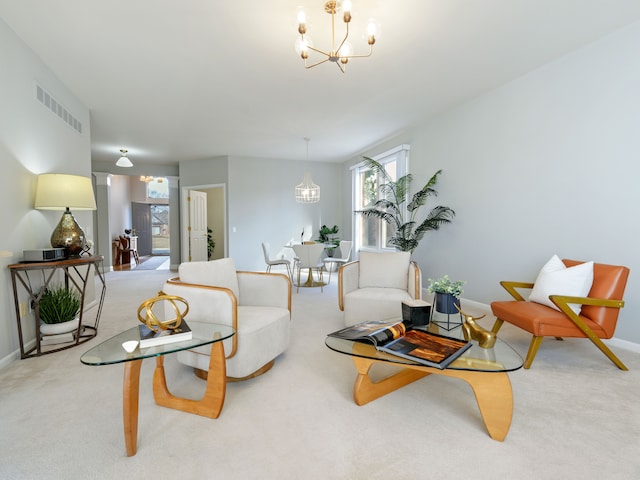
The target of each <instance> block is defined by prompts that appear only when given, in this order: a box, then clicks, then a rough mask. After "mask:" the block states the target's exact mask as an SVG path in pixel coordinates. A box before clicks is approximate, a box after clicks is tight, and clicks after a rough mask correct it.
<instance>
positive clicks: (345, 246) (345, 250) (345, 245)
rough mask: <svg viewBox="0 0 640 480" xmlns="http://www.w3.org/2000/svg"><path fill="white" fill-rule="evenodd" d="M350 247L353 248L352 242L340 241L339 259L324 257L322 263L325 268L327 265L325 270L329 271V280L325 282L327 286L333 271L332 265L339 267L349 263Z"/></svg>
mask: <svg viewBox="0 0 640 480" xmlns="http://www.w3.org/2000/svg"><path fill="white" fill-rule="evenodd" d="M352 246H353V242H350V241H347V240H342V241H340V255H342V256H341V257H325V259H324V260H323V263H324V264H325V266H326V265H327V264H329V267H328V268H327V270H329V279H328V280H327V285H329V284H330V283H331V271H332V270H333V268H334V265H335V264H336V263H338V264H340V265H344V264H345V263H347V262H348V261H349V258H351V248H352Z"/></svg>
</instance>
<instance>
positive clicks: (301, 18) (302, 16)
mask: <svg viewBox="0 0 640 480" xmlns="http://www.w3.org/2000/svg"><path fill="white" fill-rule="evenodd" d="M297 17H298V25H300V24H305V23H307V14H306V13H304V10H302V8H300V9H299V10H298V15H297Z"/></svg>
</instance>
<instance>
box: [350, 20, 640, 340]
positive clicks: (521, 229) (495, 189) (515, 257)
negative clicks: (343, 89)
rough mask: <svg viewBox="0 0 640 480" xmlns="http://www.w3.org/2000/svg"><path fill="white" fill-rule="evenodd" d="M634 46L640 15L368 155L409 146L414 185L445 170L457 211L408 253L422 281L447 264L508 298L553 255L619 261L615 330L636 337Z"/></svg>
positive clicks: (639, 140)
mask: <svg viewBox="0 0 640 480" xmlns="http://www.w3.org/2000/svg"><path fill="white" fill-rule="evenodd" d="M638 45H640V23H636V24H633V25H632V26H630V27H627V28H624V29H622V30H619V31H618V32H616V33H614V34H612V35H610V36H608V37H605V38H604V39H601V40H600V41H598V42H596V43H593V44H591V45H589V46H587V47H585V48H583V49H580V50H578V51H576V52H574V53H572V54H570V55H568V56H566V57H564V58H561V59H559V60H557V61H555V62H553V63H551V64H549V65H546V66H544V67H543V68H540V69H538V70H536V71H533V72H531V73H529V74H528V75H525V76H523V77H521V78H520V79H517V80H515V81H513V82H511V83H509V84H507V85H504V86H503V87H501V88H498V89H496V90H494V91H492V92H489V93H487V94H485V95H482V96H481V97H479V98H476V99H474V100H472V101H470V102H467V103H465V104H463V105H460V106H459V107H458V108H456V109H454V110H452V111H449V112H445V113H443V114H441V115H439V116H438V117H437V118H434V119H432V120H431V121H429V122H427V123H425V124H423V125H421V126H419V127H416V128H415V129H413V130H411V131H408V132H406V133H404V134H402V135H398V136H396V137H395V138H393V139H391V140H390V141H388V142H385V144H384V145H379V146H377V147H376V148H375V149H372V150H371V151H369V152H367V153H368V154H369V155H374V154H375V153H378V152H380V151H384V150H386V149H388V148H390V147H392V146H395V145H397V144H401V143H409V144H410V145H411V153H410V169H411V171H412V173H413V174H414V176H415V182H414V184H415V186H418V185H422V184H423V183H424V182H425V181H426V180H427V179H428V178H429V176H430V175H432V174H433V173H434V172H435V171H436V170H437V169H439V168H442V169H443V174H442V175H441V177H440V178H441V179H440V182H439V185H438V189H439V191H440V195H439V197H438V198H437V202H438V203H439V204H442V205H447V206H450V207H452V208H454V209H455V210H456V212H457V216H456V218H455V220H454V223H453V224H452V225H449V226H445V227H444V228H442V229H441V230H440V231H439V232H435V233H432V234H429V235H428V236H427V237H425V239H424V241H423V242H422V243H421V245H420V246H419V247H418V249H417V250H416V251H415V252H414V258H415V259H416V260H417V261H418V262H419V264H420V266H421V267H422V269H423V273H424V278H425V280H426V279H427V278H429V277H432V278H434V277H438V276H441V275H443V274H445V273H448V274H449V275H450V276H451V277H453V278H455V279H460V280H466V281H467V282H468V283H467V285H466V286H465V293H464V296H465V297H467V298H468V299H472V300H475V301H478V302H482V303H490V302H491V301H492V300H494V299H506V298H508V296H507V295H506V294H505V293H503V291H502V289H501V287H500V286H499V284H498V282H499V281H500V280H523V281H533V280H534V279H535V276H536V274H537V272H538V270H539V268H540V267H541V266H542V265H543V264H544V263H545V262H546V261H547V260H548V259H549V258H550V257H551V256H552V255H553V254H554V253H555V254H558V255H559V256H560V257H561V258H574V259H581V260H594V261H596V262H602V263H612V264H621V265H626V266H628V267H630V268H631V275H630V278H629V283H628V286H627V290H626V295H625V298H626V307H625V308H624V309H623V310H622V313H621V317H620V321H619V323H618V329H617V331H616V336H615V337H616V339H618V340H622V341H628V342H633V343H635V344H640V322H638V321H637V319H638V318H640V304H638V302H637V299H638V298H639V296H640V276H639V272H640V256H639V255H638V246H637V245H638V240H637V239H638V238H639V235H640V223H639V222H638V221H637V219H638V214H637V209H638V205H640V189H639V188H638V186H637V182H638V178H640V162H639V161H638V156H639V155H640V135H639V134H638V128H639V126H640V88H639V86H640V57H639V56H638V52H637V46H638ZM357 160H359V159H353V160H352V161H350V162H347V163H346V164H345V165H344V169H343V176H345V178H346V176H347V175H348V166H349V165H350V164H353V163H355V162H356V161H357ZM349 191H350V188H349V186H348V185H345V188H344V190H343V193H344V194H347V192H349ZM430 205H432V206H433V205H435V203H430ZM344 218H345V222H346V219H347V218H350V212H346V213H345V217H344ZM627 346H629V347H632V348H636V349H639V348H640V346H639V345H635V346H634V345H627Z"/></svg>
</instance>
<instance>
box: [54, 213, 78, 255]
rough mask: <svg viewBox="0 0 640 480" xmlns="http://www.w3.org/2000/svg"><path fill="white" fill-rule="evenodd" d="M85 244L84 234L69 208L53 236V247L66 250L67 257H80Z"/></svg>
mask: <svg viewBox="0 0 640 480" xmlns="http://www.w3.org/2000/svg"><path fill="white" fill-rule="evenodd" d="M85 244H86V242H85V236H84V232H83V231H82V228H80V225H78V222H76V219H75V218H74V217H73V215H72V214H71V211H70V210H69V208H67V209H66V210H65V212H64V213H63V214H62V218H61V219H60V223H58V226H57V227H56V228H55V230H54V231H53V233H52V234H51V246H52V247H54V248H64V251H65V254H66V256H67V257H79V256H80V254H81V253H82V251H83V250H84V247H85Z"/></svg>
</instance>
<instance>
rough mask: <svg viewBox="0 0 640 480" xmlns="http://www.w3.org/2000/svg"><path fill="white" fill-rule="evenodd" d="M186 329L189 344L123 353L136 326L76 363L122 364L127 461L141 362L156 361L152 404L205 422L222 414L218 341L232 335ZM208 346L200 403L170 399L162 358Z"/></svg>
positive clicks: (222, 329)
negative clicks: (153, 359)
mask: <svg viewBox="0 0 640 480" xmlns="http://www.w3.org/2000/svg"><path fill="white" fill-rule="evenodd" d="M189 326H190V327H191V330H192V331H193V338H192V339H191V340H185V341H183V342H175V343H167V344H164V345H159V346H155V347H148V348H140V347H139V346H137V347H136V348H135V350H134V351H133V352H131V353H127V352H126V351H125V350H124V348H123V346H122V344H123V343H124V342H127V341H136V340H139V334H138V326H137V325H136V326H135V327H132V328H130V329H129V330H126V331H124V332H122V333H119V334H118V335H116V336H115V337H112V338H110V339H109V340H106V341H104V342H102V343H101V344H99V345H97V346H95V347H93V348H92V349H91V350H89V351H87V352H86V353H85V354H84V355H82V357H81V358H80V361H81V362H82V363H84V364H85V365H94V366H99V365H113V364H116V363H124V388H123V394H122V395H123V397H122V410H123V422H124V440H125V446H126V449H127V456H129V457H131V456H133V455H135V454H136V451H137V443H138V397H139V391H140V367H141V366H142V360H144V359H145V358H151V357H155V358H156V368H155V371H154V373H153V397H154V399H155V402H156V404H158V405H161V406H163V407H169V408H173V409H176V410H182V411H184V412H188V413H195V414H197V415H203V416H205V417H209V418H218V416H219V415H220V412H221V411H222V406H223V405H224V397H225V392H226V385H227V383H226V382H227V380H226V377H227V375H226V363H225V357H224V346H223V344H222V340H225V339H227V338H230V337H232V336H233V335H235V333H236V332H235V330H234V329H233V328H231V327H229V326H226V325H217V324H213V323H201V322H189ZM208 344H211V359H210V361H209V370H208V377H207V386H206V390H205V393H204V396H203V397H202V399H201V400H191V399H188V398H180V397H175V396H173V395H172V394H171V393H170V392H169V389H168V388H167V381H166V377H165V373H164V355H167V354H170V353H175V352H179V351H181V350H188V349H190V348H195V347H200V346H202V345H208Z"/></svg>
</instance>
